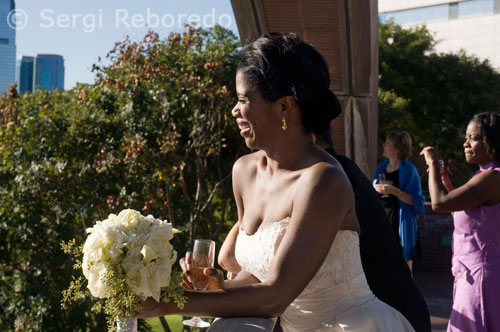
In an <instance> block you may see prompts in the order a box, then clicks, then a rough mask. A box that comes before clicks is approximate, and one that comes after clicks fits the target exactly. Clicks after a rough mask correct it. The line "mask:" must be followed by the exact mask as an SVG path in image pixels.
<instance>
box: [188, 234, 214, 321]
mask: <svg viewBox="0 0 500 332" xmlns="http://www.w3.org/2000/svg"><path fill="white" fill-rule="evenodd" d="M214 260H215V242H214V241H211V240H195V241H194V248H193V255H192V261H191V269H190V271H191V278H192V279H191V280H192V281H193V288H194V289H195V290H197V291H204V290H206V289H207V287H208V282H209V278H208V277H207V276H205V275H204V274H203V270H205V268H207V267H214ZM183 324H184V325H188V326H194V327H202V328H203V327H208V326H210V323H208V322H205V321H204V320H202V319H201V318H200V317H193V318H191V319H189V320H185V321H183Z"/></svg>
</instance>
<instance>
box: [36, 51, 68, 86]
mask: <svg viewBox="0 0 500 332" xmlns="http://www.w3.org/2000/svg"><path fill="white" fill-rule="evenodd" d="M37 89H44V90H48V91H52V90H54V89H60V90H64V59H63V57H62V56H61V55H57V54H38V55H37V56H36V58H35V65H34V68H33V90H37Z"/></svg>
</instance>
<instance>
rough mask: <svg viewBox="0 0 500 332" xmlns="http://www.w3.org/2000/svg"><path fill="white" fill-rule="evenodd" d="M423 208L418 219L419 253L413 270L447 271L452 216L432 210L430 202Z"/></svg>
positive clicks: (448, 269) (449, 259)
mask: <svg viewBox="0 0 500 332" xmlns="http://www.w3.org/2000/svg"><path fill="white" fill-rule="evenodd" d="M425 208H426V212H425V214H423V215H421V216H420V217H419V219H418V231H419V240H420V252H421V255H420V257H417V258H416V259H415V262H414V266H415V270H421V271H433V272H438V271H439V272H449V271H450V269H451V235H452V233H453V217H452V216H451V214H449V213H446V214H444V213H436V212H434V211H432V209H431V206H430V204H426V206H425Z"/></svg>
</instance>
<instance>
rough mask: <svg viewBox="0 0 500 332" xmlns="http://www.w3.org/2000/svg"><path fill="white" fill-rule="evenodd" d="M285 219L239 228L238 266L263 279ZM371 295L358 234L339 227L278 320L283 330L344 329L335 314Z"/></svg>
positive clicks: (269, 265) (280, 235) (286, 223)
mask: <svg viewBox="0 0 500 332" xmlns="http://www.w3.org/2000/svg"><path fill="white" fill-rule="evenodd" d="M288 222H289V218H286V219H284V220H281V221H278V222H274V223H271V224H267V225H265V226H264V227H261V228H259V229H258V230H257V232H256V233H255V234H252V235H248V234H246V233H245V232H244V231H243V230H240V232H239V234H238V239H237V242H236V259H237V260H238V263H239V264H240V266H241V267H242V268H244V269H245V270H247V271H248V272H250V273H252V274H253V275H254V276H255V277H257V278H258V279H259V280H261V281H263V280H265V279H266V276H267V273H268V271H269V269H270V267H271V264H272V261H273V258H274V255H275V253H276V250H277V246H278V245H279V243H280V241H281V238H282V237H283V235H284V234H285V232H286V228H287V226H288ZM358 295H360V296H358ZM373 298H374V296H373V294H372V293H371V291H370V290H369V288H368V285H367V283H366V279H365V276H364V273H363V268H362V266H361V258H360V256H359V237H358V234H357V233H356V232H354V231H345V230H341V231H338V232H337V235H336V237H335V239H334V241H333V243H332V246H331V248H330V251H329V252H328V255H327V257H326V259H325V261H324V262H323V265H322V266H321V267H320V269H319V270H318V272H317V273H316V275H315V276H314V277H313V279H312V280H311V281H310V282H309V284H308V285H307V286H306V288H305V289H304V290H303V291H302V293H301V294H300V295H299V296H298V297H297V298H296V299H295V300H294V301H293V302H292V304H291V305H290V306H289V307H288V308H287V309H286V310H285V312H284V313H283V314H282V316H281V324H282V327H283V329H284V330H285V331H304V332H305V331H344V330H343V329H342V328H341V326H340V325H339V324H338V323H337V320H336V317H337V315H338V314H341V313H342V312H345V311H348V310H349V309H351V308H352V307H354V306H358V305H359V304H360V303H361V302H363V301H367V300H371V299H373Z"/></svg>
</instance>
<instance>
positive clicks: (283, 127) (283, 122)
mask: <svg viewBox="0 0 500 332" xmlns="http://www.w3.org/2000/svg"><path fill="white" fill-rule="evenodd" d="M281 123H282V124H281V129H283V131H285V130H286V128H288V127H287V126H286V120H285V117H284V116H282V117H281Z"/></svg>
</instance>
